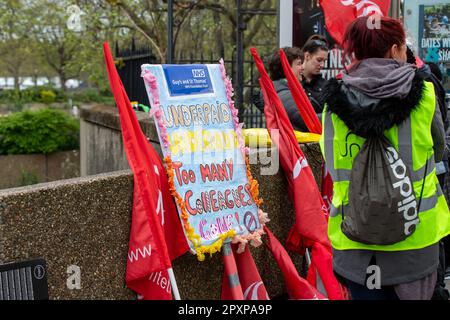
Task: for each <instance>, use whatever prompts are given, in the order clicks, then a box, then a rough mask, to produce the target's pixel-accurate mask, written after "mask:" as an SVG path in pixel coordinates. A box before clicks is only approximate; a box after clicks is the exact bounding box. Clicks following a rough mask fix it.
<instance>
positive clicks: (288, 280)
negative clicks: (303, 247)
mask: <svg viewBox="0 0 450 320" xmlns="http://www.w3.org/2000/svg"><path fill="white" fill-rule="evenodd" d="M264 231H265V232H266V234H267V239H268V241H267V242H266V243H265V245H266V247H267V248H268V249H269V251H270V252H271V253H272V255H273V257H274V258H275V261H276V262H277V264H278V267H280V270H281V272H282V274H283V277H284V282H285V285H286V289H287V292H288V295H289V297H290V298H291V299H298V300H317V299H325V296H324V295H323V294H321V293H320V292H319V291H318V290H316V289H315V288H314V287H313V286H312V285H311V284H310V283H309V282H308V281H306V280H305V279H303V278H302V277H300V275H299V274H298V272H297V269H296V268H295V265H294V263H293V262H292V260H291V257H290V256H289V254H288V253H287V252H286V250H285V249H284V248H283V246H282V245H281V243H280V242H279V241H278V239H277V238H276V237H275V236H274V235H273V234H272V232H271V231H270V230H269V229H268V228H267V227H264Z"/></svg>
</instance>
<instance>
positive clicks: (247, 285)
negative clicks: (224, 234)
mask: <svg viewBox="0 0 450 320" xmlns="http://www.w3.org/2000/svg"><path fill="white" fill-rule="evenodd" d="M231 247H232V250H233V255H234V258H235V260H236V266H237V272H238V275H239V282H240V284H241V288H242V292H243V298H244V300H269V296H268V294H267V290H266V287H265V286H264V283H263V282H262V279H261V276H260V275H259V271H258V269H257V268H256V264H255V261H254V260H253V257H252V254H251V253H250V250H249V248H248V246H246V247H245V250H244V252H242V253H237V248H238V245H237V244H232V245H231ZM221 299H222V300H232V299H233V295H232V293H231V288H230V282H229V276H228V275H227V274H226V272H224V275H223V278H222V297H221Z"/></svg>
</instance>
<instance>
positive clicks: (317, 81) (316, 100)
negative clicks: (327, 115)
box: [301, 34, 329, 113]
mask: <svg viewBox="0 0 450 320" xmlns="http://www.w3.org/2000/svg"><path fill="white" fill-rule="evenodd" d="M302 52H303V55H304V61H303V72H302V81H301V84H302V87H303V89H304V90H305V92H306V94H307V95H308V98H309V100H310V101H311V104H312V106H313V107H314V110H315V111H316V112H317V113H321V112H322V110H323V89H324V87H325V85H326V84H327V81H326V80H325V79H324V78H323V77H322V73H321V70H322V69H323V67H324V66H325V62H326V61H327V59H328V52H329V49H328V41H327V40H326V38H325V37H324V36H321V35H318V34H315V35H312V36H311V37H309V39H308V40H307V41H306V42H305V45H304V46H303V48H302Z"/></svg>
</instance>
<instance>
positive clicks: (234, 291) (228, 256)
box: [222, 242, 244, 300]
mask: <svg viewBox="0 0 450 320" xmlns="http://www.w3.org/2000/svg"><path fill="white" fill-rule="evenodd" d="M222 259H223V264H224V267H225V274H226V275H227V276H228V281H229V283H230V293H231V296H232V299H233V300H244V293H243V292H242V287H241V283H240V281H239V275H238V271H237V266H236V260H235V258H234V255H233V251H232V249H231V245H230V243H229V242H228V243H224V244H223V246H222Z"/></svg>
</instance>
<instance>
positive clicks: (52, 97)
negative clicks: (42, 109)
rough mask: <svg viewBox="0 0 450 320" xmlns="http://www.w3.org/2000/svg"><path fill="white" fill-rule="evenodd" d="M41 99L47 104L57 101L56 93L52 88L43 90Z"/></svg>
mask: <svg viewBox="0 0 450 320" xmlns="http://www.w3.org/2000/svg"><path fill="white" fill-rule="evenodd" d="M41 101H42V102H43V103H45V104H50V103H53V102H55V101H56V94H55V93H54V92H53V91H51V90H42V91H41Z"/></svg>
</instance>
